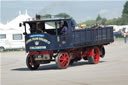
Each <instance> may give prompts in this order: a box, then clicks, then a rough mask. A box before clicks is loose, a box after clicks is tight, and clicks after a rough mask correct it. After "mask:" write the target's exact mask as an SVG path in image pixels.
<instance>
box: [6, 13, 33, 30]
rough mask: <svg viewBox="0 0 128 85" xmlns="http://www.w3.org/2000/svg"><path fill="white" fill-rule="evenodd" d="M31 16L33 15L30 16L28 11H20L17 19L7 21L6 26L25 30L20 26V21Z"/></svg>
mask: <svg viewBox="0 0 128 85" xmlns="http://www.w3.org/2000/svg"><path fill="white" fill-rule="evenodd" d="M30 18H32V17H30V16H29V15H28V14H27V12H26V13H25V14H21V12H19V16H17V17H16V18H15V19H13V20H12V21H10V22H9V23H7V25H6V26H7V28H8V29H16V30H24V29H23V28H22V27H19V23H22V22H23V21H27V20H28V19H30Z"/></svg>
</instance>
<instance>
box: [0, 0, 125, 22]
mask: <svg viewBox="0 0 128 85" xmlns="http://www.w3.org/2000/svg"><path fill="white" fill-rule="evenodd" d="M125 2H126V1H125V0H98V1H97V0H15V1H14V0H2V1H1V2H0V6H1V9H0V17H1V22H2V23H6V22H7V21H10V20H12V19H14V18H15V17H16V16H18V12H19V11H21V12H22V14H24V13H25V10H27V11H28V14H29V15H30V16H32V17H35V14H47V13H50V14H53V15H55V14H57V13H61V12H65V13H67V14H69V15H71V16H72V17H73V18H74V19H75V20H76V21H77V22H78V23H79V22H82V21H86V20H88V19H95V18H96V17H97V15H98V14H100V15H101V16H102V17H105V18H107V19H111V18H117V17H120V16H121V14H122V10H123V6H124V4H125Z"/></svg>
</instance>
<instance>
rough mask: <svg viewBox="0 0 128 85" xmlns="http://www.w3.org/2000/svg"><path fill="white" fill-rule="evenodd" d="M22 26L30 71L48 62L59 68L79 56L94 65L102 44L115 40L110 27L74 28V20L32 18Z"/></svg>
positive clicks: (79, 58)
mask: <svg viewBox="0 0 128 85" xmlns="http://www.w3.org/2000/svg"><path fill="white" fill-rule="evenodd" d="M23 25H24V27H25V32H24V35H25V46H26V52H27V53H28V55H27V58H26V64H27V67H28V68H29V69H30V70H36V69H38V68H39V66H40V64H46V63H50V62H51V61H55V62H56V65H57V67H58V68H60V69H65V68H67V67H68V66H69V65H70V64H73V63H74V62H76V61H79V60H81V59H84V60H88V63H90V64H97V63H98V62H99V60H100V57H101V58H103V57H104V55H105V48H104V45H108V44H110V43H111V42H113V41H114V39H113V28H112V27H103V28H101V27H99V28H85V29H84V28H83V29H75V21H74V20H73V19H50V20H32V21H25V22H23ZM26 26H29V27H30V29H29V30H27V29H26ZM63 28H64V29H63Z"/></svg>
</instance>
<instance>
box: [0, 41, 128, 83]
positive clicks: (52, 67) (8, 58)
mask: <svg viewBox="0 0 128 85" xmlns="http://www.w3.org/2000/svg"><path fill="white" fill-rule="evenodd" d="M105 49H106V56H105V58H103V59H101V60H100V62H99V64H95V65H91V64H88V63H87V61H84V60H82V61H80V62H77V63H75V64H74V65H73V66H69V67H68V68H67V69H62V70H61V69H57V67H56V64H55V62H52V63H50V64H45V65H41V66H40V68H39V70H36V71H30V70H28V68H27V67H26V64H25V60H26V55H27V54H26V53H25V52H24V51H20V52H4V53H0V59H1V62H2V63H1V66H0V67H1V85H128V43H127V44H124V42H123V41H115V42H114V43H112V44H110V45H107V46H105Z"/></svg>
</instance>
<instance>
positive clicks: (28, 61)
mask: <svg viewBox="0 0 128 85" xmlns="http://www.w3.org/2000/svg"><path fill="white" fill-rule="evenodd" d="M26 65H27V67H28V68H29V69H30V70H36V69H38V68H39V66H40V64H38V63H36V62H35V60H34V58H33V56H32V55H29V54H28V56H27V58H26Z"/></svg>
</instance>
